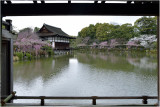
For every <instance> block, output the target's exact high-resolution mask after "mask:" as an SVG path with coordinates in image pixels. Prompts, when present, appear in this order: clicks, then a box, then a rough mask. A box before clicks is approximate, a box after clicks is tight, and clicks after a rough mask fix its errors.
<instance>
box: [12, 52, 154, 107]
mask: <svg viewBox="0 0 160 107" xmlns="http://www.w3.org/2000/svg"><path fill="white" fill-rule="evenodd" d="M14 90H15V91H16V92H17V95H18V96H143V95H147V96H157V57H156V55H150V54H146V53H143V52H74V54H70V55H61V56H54V57H50V58H42V59H38V60H32V61H21V62H14ZM14 102H15V103H19V102H25V103H29V102H40V101H39V100H15V101H14ZM46 102H51V103H55V104H60V103H62V104H91V101H90V100H74V101H73V100H46ZM156 102H157V100H149V103H150V104H153V103H156ZM113 103H114V104H115V103H118V104H124V103H125V104H126V103H127V104H128V103H129V104H130V103H131V104H132V103H133V104H136V103H138V104H141V103H142V100H98V101H97V104H113Z"/></svg>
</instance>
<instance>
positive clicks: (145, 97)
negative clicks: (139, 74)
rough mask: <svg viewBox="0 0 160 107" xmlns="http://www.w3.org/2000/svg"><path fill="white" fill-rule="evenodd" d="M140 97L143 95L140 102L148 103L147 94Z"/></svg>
mask: <svg viewBox="0 0 160 107" xmlns="http://www.w3.org/2000/svg"><path fill="white" fill-rule="evenodd" d="M142 97H143V100H142V103H143V104H148V101H147V96H142Z"/></svg>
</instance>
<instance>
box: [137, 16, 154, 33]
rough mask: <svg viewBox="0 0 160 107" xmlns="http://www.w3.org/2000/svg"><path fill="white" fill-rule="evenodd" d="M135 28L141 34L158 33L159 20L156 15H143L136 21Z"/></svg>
mask: <svg viewBox="0 0 160 107" xmlns="http://www.w3.org/2000/svg"><path fill="white" fill-rule="evenodd" d="M134 26H135V28H137V31H139V33H140V34H154V35H156V33H157V20H156V17H151V16H149V17H146V16H144V17H141V18H139V19H137V20H136V21H135V23H134Z"/></svg>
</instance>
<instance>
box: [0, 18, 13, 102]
mask: <svg viewBox="0 0 160 107" xmlns="http://www.w3.org/2000/svg"><path fill="white" fill-rule="evenodd" d="M1 22H2V18H1ZM10 28H11V27H10ZM3 32H5V33H2V29H1V43H0V44H1V47H3V48H1V50H0V51H1V55H0V57H1V96H8V95H10V94H11V93H12V92H13V39H12V35H11V34H10V33H9V32H10V31H6V30H3ZM2 35H3V38H2ZM9 102H11V101H9Z"/></svg>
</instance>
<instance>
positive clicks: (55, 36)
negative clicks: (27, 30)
mask: <svg viewBox="0 0 160 107" xmlns="http://www.w3.org/2000/svg"><path fill="white" fill-rule="evenodd" d="M37 34H38V35H39V37H40V38H41V39H42V40H44V41H50V42H51V44H52V47H53V48H54V49H56V50H68V49H69V44H70V42H69V40H70V39H74V38H73V37H70V36H69V35H68V34H66V33H65V32H63V31H62V30H61V28H57V27H53V26H50V25H47V24H44V25H43V26H42V28H41V29H40V30H39V31H38V32H37Z"/></svg>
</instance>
